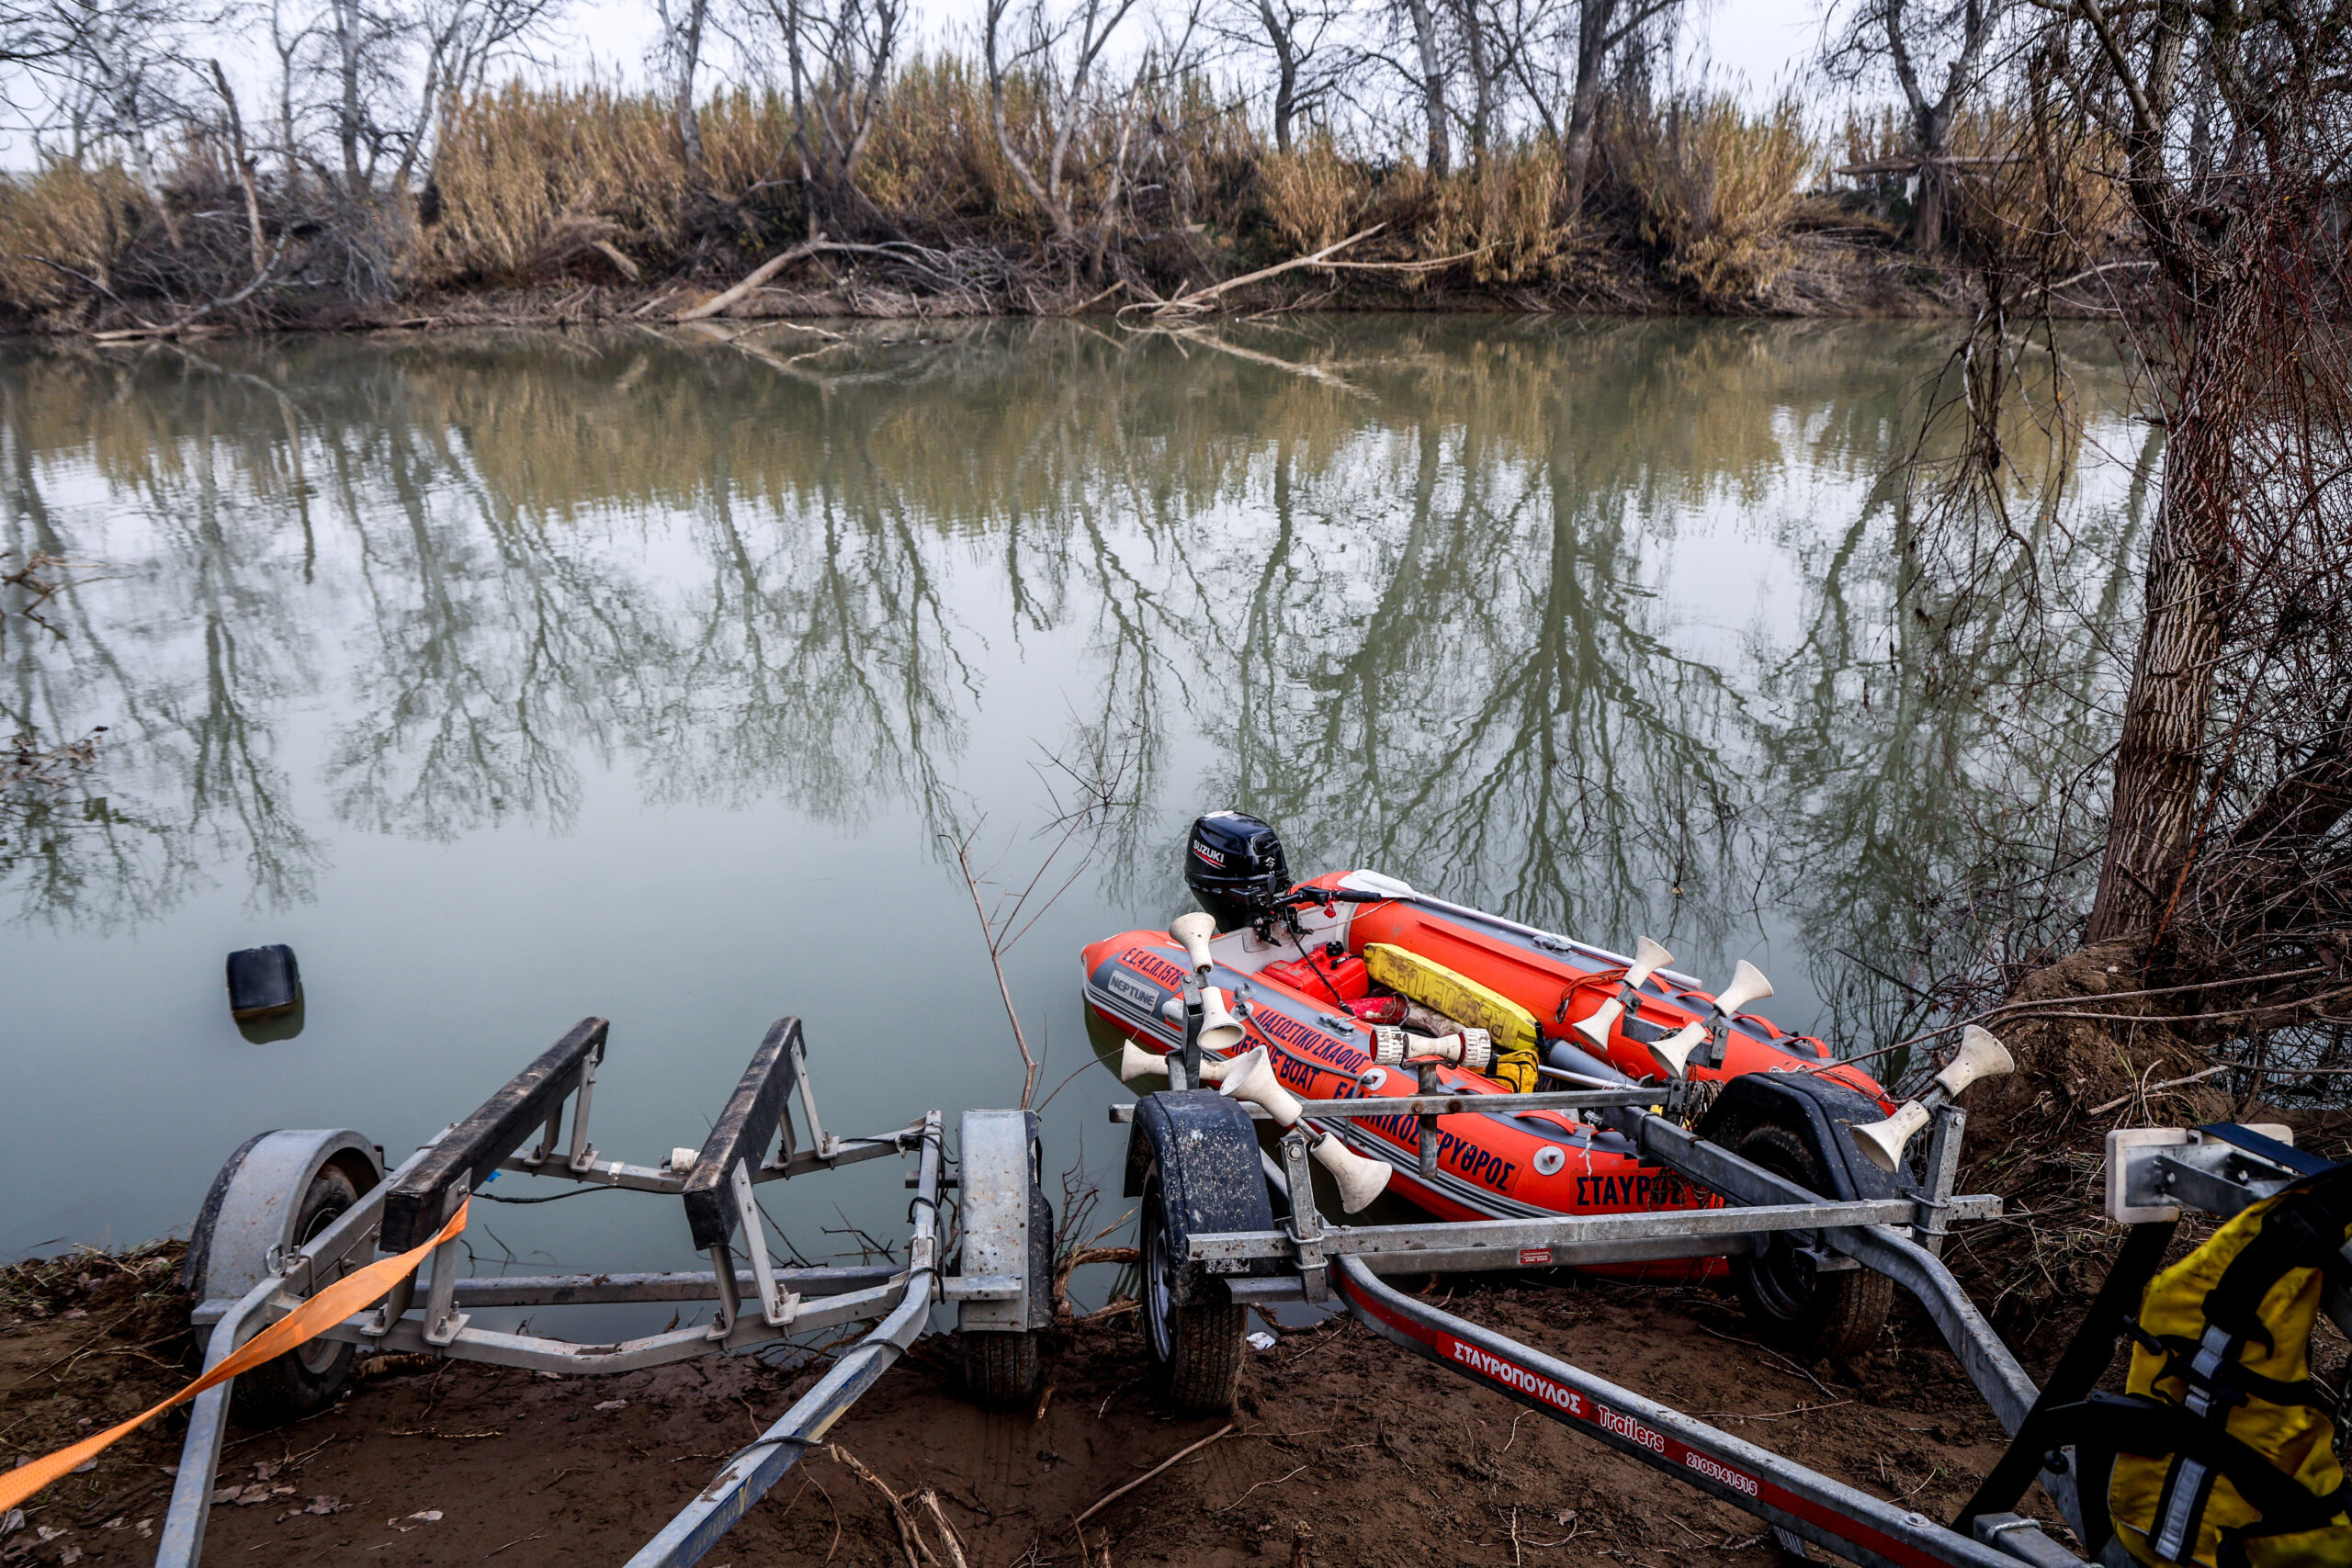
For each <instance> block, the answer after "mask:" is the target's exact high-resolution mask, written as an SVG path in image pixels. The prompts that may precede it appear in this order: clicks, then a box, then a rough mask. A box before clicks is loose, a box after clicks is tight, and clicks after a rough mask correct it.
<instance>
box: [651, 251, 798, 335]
mask: <svg viewBox="0 0 2352 1568" xmlns="http://www.w3.org/2000/svg"><path fill="white" fill-rule="evenodd" d="M828 248H829V243H828V242H827V240H826V239H825V236H824V235H822V234H819V235H817V236H816V237H815V238H813V239H808V240H803V241H801V242H800V243H798V244H797V245H795V246H793V247H792V248H791V249H790V250H788V251H786V252H784V253H783V254H779V255H773V256H770V257H769V258H768V259H767V260H765V261H763V262H762V263H761V264H760V265H758V266H755V267H753V268H752V276H749V277H747V278H745V279H744V280H743V281H742V282H741V283H739V284H737V285H736V286H735V287H734V288H729V289H728V290H726V291H725V292H724V293H721V294H715V295H713V296H711V298H709V299H706V300H704V301H703V302H702V303H701V304H699V305H697V306H695V308H694V309H693V310H683V311H680V312H679V313H678V314H677V315H676V316H674V317H673V318H672V320H673V321H701V320H702V319H703V318H705V317H706V316H716V315H717V314H718V313H719V312H720V311H721V310H726V309H727V308H728V307H729V306H731V305H734V304H736V303H738V302H739V301H741V300H744V299H750V298H751V297H752V295H753V294H756V293H758V292H759V288H760V285H762V284H763V283H765V282H766V281H767V280H768V279H769V278H771V277H774V276H775V275H776V274H777V273H780V272H782V271H783V270H784V269H785V268H786V267H788V266H790V265H792V264H793V263H795V262H798V261H806V260H808V258H809V257H810V256H813V255H815V254H817V253H818V252H820V251H822V250H825V249H828Z"/></svg>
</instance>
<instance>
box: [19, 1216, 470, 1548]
mask: <svg viewBox="0 0 2352 1568" xmlns="http://www.w3.org/2000/svg"><path fill="white" fill-rule="evenodd" d="M471 1207H473V1200H472V1199H471V1198H469V1199H467V1200H466V1201H464V1202H463V1203H460V1204H458V1212H457V1213H454V1214H452V1215H450V1216H449V1223H448V1224H446V1225H443V1226H442V1227H441V1234H440V1235H436V1236H435V1237H434V1238H433V1239H432V1240H431V1241H428V1242H426V1243H425V1244H424V1246H423V1247H413V1248H412V1249H410V1250H409V1251H407V1252H403V1253H401V1255H400V1256H399V1257H397V1258H385V1259H383V1260H382V1261H381V1262H379V1263H370V1264H369V1265H368V1267H367V1268H365V1269H361V1270H359V1272H357V1273H356V1274H346V1275H345V1276H344V1277H343V1278H342V1279H340V1280H336V1281H335V1282H334V1284H332V1285H329V1286H328V1287H327V1288H326V1289H325V1290H323V1291H321V1292H319V1293H318V1294H317V1295H315V1296H312V1297H311V1299H310V1300H308V1301H306V1302H304V1303H302V1304H301V1305H300V1306H298V1307H296V1308H295V1309H294V1310H293V1311H292V1312H289V1313H288V1314H286V1315H285V1316H284V1317H281V1318H279V1319H278V1320H277V1322H276V1323H273V1324H271V1325H269V1326H268V1327H267V1328H265V1329H263V1330H262V1331H261V1332H260V1333H259V1334H256V1335H254V1337H252V1338H251V1339H248V1340H246V1341H245V1342H244V1343H243V1345H240V1346H238V1347H237V1348H236V1349H234V1350H232V1351H231V1352H230V1353H229V1356H228V1358H227V1359H224V1360H223V1361H222V1362H221V1363H220V1365H219V1366H217V1367H215V1368H213V1369H212V1370H211V1371H209V1372H207V1373H205V1374H204V1375H203V1376H202V1377H200V1378H198V1379H197V1380H196V1381H195V1382H192V1383H190V1384H188V1385H187V1387H186V1388H184V1389H182V1390H180V1391H179V1393H175V1394H174V1395H172V1396H171V1398H169V1399H167V1400H165V1401H164V1403H162V1404H158V1405H156V1406H155V1407H154V1408H153V1409H152V1410H146V1411H141V1413H140V1414H139V1415H136V1416H132V1417H131V1418H130V1420H128V1421H125V1422H124V1423H123V1424H122V1425H121V1426H119V1427H107V1429H106V1430H105V1431H103V1432H100V1433H99V1434H97V1436H96V1437H93V1438H83V1439H82V1440H81V1441H80V1442H78V1443H75V1444H74V1446H73V1447H71V1448H64V1449H60V1450H57V1451H56V1452H55V1453H53V1454H49V1455H46V1456H44V1457H42V1458H40V1459H37V1460H35V1461H32V1462H31V1463H30V1464H27V1465H20V1466H18V1467H17V1469H15V1470H12V1471H10V1472H8V1473H7V1474H6V1475H0V1513H6V1512H7V1511H8V1510H9V1509H10V1508H13V1507H15V1506H17V1504H19V1503H21V1502H23V1501H24V1500H25V1499H26V1498H28V1497H29V1496H31V1495H33V1494H34V1493H36V1492H38V1491H40V1489H41V1488H42V1487H44V1486H46V1485H48V1484H49V1483H51V1482H52V1481H55V1480H58V1479H59V1478H61V1477H62V1476H65V1475H69V1474H71V1473H73V1471H74V1467H75V1466H76V1465H79V1464H82V1463H84V1462H85V1461H88V1460H90V1459H93V1458H95V1457H96V1456H97V1455H99V1454H102V1453H104V1452H105V1451H106V1450H108V1449H110V1448H112V1447H113V1446H114V1445H115V1444H116V1443H119V1442H120V1441H121V1440H122V1439H123V1438H127V1437H129V1436H130V1434H131V1433H133V1432H135V1431H137V1430H138V1429H139V1428H140V1427H141V1426H142V1425H144V1424H145V1423H147V1422H149V1421H152V1420H153V1419H154V1418H155V1417H156V1416H161V1415H162V1414H163V1413H164V1411H166V1410H169V1409H170V1408H171V1407H172V1406H173V1405H175V1404H179V1403H180V1402H181V1401H182V1400H187V1399H194V1398H195V1397H196V1396H197V1395H198V1394H199V1393H203V1392H204V1391H205V1390H206V1389H208V1388H211V1387H213V1386H215V1385H216V1384H220V1383H224V1382H228V1381H229V1380H230V1379H231V1378H232V1377H235V1376H236V1375H237V1374H238V1373H239V1372H243V1371H251V1370H252V1369H254V1368H255V1367H258V1366H260V1365H261V1364H262V1363H263V1362H264V1361H268V1360H274V1359H277V1357H279V1356H282V1355H284V1354H285V1353H286V1352H287V1351H288V1350H291V1349H292V1348H294V1347H296V1346H297V1345H303V1344H308V1343H309V1342H310V1341H311V1340H312V1339H315V1338H317V1337H319V1336H320V1335H321V1334H322V1333H324V1332H325V1331H326V1330H328V1329H330V1328H333V1327H334V1325H336V1324H338V1323H341V1322H342V1321H343V1320H344V1319H345V1318H346V1317H349V1316H350V1315H351V1314H353V1313H356V1312H360V1311H363V1310H365V1309H366V1308H367V1307H368V1306H371V1305H373V1304H374V1303H376V1302H377V1301H379V1299H381V1298H382V1297H383V1296H385V1295H387V1294H389V1293H390V1291H391V1289H392V1287H393V1286H394V1285H397V1284H398V1283H400V1281H401V1276H402V1275H404V1274H407V1273H410V1272H411V1271H413V1269H415V1268H416V1266H417V1265H418V1264H420V1263H422V1262H424V1259H425V1257H426V1255H427V1254H429V1253H430V1252H432V1250H433V1249H434V1248H435V1247H438V1246H440V1245H441V1244H442V1243H443V1242H445V1241H447V1240H448V1239H449V1238H450V1237H452V1236H454V1235H458V1232H460V1231H462V1230H464V1229H465V1228H466V1211H467V1210H468V1209H469V1208H471Z"/></svg>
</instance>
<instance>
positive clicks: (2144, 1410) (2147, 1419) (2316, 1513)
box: [2045, 1393, 2347, 1550]
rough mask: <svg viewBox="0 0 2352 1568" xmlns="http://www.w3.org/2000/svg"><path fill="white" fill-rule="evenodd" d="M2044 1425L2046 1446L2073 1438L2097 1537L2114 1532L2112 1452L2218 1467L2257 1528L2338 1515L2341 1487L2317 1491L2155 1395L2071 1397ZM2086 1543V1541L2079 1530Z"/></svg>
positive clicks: (2290, 1526) (2089, 1527) (2087, 1514)
mask: <svg viewBox="0 0 2352 1568" xmlns="http://www.w3.org/2000/svg"><path fill="white" fill-rule="evenodd" d="M2045 1429H2046V1431H2047V1433H2048V1436H2049V1438H2050V1441H2051V1443H2052V1446H2055V1445H2057V1444H2061V1443H2073V1444H2074V1445H2075V1457H2076V1460H2077V1461H2078V1462H2077V1463H2076V1465H2075V1488H2076V1492H2077V1495H2078V1496H2079V1498H2080V1501H2081V1504H2082V1510H2083V1528H2084V1529H2085V1531H2086V1532H2095V1533H2096V1534H2097V1538H2098V1542H2099V1543H2100V1544H2104V1543H2105V1541H2106V1539H2107V1537H2108V1536H2109V1535H2111V1534H2113V1533H2114V1529H2115V1527H2114V1522H2113V1520H2112V1519H2111V1518H2110V1517H2109V1514H2108V1507H2107V1492H2108V1487H2109V1478H2110V1477H2111V1476H2112V1474H2113V1472H2114V1470H2115V1461H2116V1456H2117V1455H2119V1454H2132V1455H2135V1456H2139V1457H2143V1458H2160V1457H2162V1456H2164V1455H2166V1454H2172V1455H2177V1456H2178V1457H2180V1458H2183V1459H2190V1460H2194V1461H2197V1462H2198V1463H2199V1464H2202V1465H2204V1466H2205V1467H2206V1468H2207V1469H2209V1470H2211V1471H2215V1472H2219V1473H2220V1474H2221V1475H2222V1476H2224V1477H2226V1478H2227V1479H2228V1481H2229V1483H2230V1484H2231V1485H2233V1486H2234V1487H2236V1488H2237V1490H2238V1495H2239V1496H2241V1497H2244V1498H2245V1500H2246V1501H2247V1502H2248V1503H2249V1504H2251V1505H2253V1506H2254V1507H2255V1509H2256V1511H2257V1512H2258V1513H2260V1514H2261V1515H2262V1528H2261V1533H2262V1534H2264V1535H2293V1534H2296V1533H2298V1532H2300V1531H2302V1530H2313V1529H2322V1528H2324V1527H2325V1526H2326V1525H2328V1524H2329V1523H2331V1522H2333V1521H2334V1520H2335V1519H2336V1518H2338V1517H2342V1516H2343V1514H2344V1508H2345V1495H2346V1490H2347V1488H2346V1486H2338V1487H2336V1489H2335V1491H2333V1492H2330V1493H2327V1494H2325V1495H2317V1494H2314V1493H2312V1491H2310V1490H2309V1489H2308V1488H2306V1487H2305V1486H2304V1485H2303V1484H2302V1483H2301V1482H2299V1481H2297V1480H2296V1479H2295V1478H2294V1477H2293V1476H2291V1475H2289V1474H2287V1473H2286V1472H2284V1471H2282V1470H2280V1469H2279V1468H2278V1466H2277V1465H2275V1464H2273V1463H2272V1462H2271V1461H2269V1460H2268V1459H2267V1458H2265V1457H2264V1456H2263V1455H2262V1454H2261V1453H2260V1452H2258V1451H2257V1450H2255V1449H2253V1448H2252V1447H2250V1446H2248V1445H2247V1444H2245V1443H2244V1442H2242V1441H2240V1440H2239V1439H2238V1438H2233V1437H2232V1436H2231V1435H2230V1434H2229V1433H2228V1432H2227V1431H2226V1430H2224V1429H2223V1428H2222V1427H2219V1426H2217V1425H2215V1424H2214V1423H2212V1422H2211V1421H2205V1420H2200V1419H2199V1418H2198V1417H2197V1416H2191V1415H2189V1414H2188V1412H2187V1411H2185V1410H2183V1409H2181V1408H2180V1407H2179V1406H2177V1405H2173V1404H2165V1403H2163V1402H2162V1401H2160V1400H2154V1399H2143V1398H2141V1397H2140V1396H2139V1395H2137V1394H2115V1393H2093V1394H2091V1395H2090V1396H2089V1397H2088V1398H2086V1399H2085V1400H2084V1401H2083V1402H2082V1403H2081V1404H2069V1405H2063V1406H2060V1407H2059V1408H2057V1409H2053V1410H2052V1411H2050V1412H2049V1413H2048V1420H2047V1424H2046V1427H2045ZM2199 1511H2200V1512H2201V1511H2202V1509H2201V1502H2200V1506H2199ZM2086 1544H2089V1540H2088V1535H2087V1533H2086ZM2093 1550H2097V1548H2096V1547H2094V1548H2093Z"/></svg>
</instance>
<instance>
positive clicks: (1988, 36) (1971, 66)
mask: <svg viewBox="0 0 2352 1568" xmlns="http://www.w3.org/2000/svg"><path fill="white" fill-rule="evenodd" d="M2010 9H2011V6H2010V0H1941V3H1937V0H1930V3H1929V4H1928V5H1925V6H1916V7H1915V6H1912V5H1911V4H1910V0H1857V4H1856V6H1855V7H1854V9H1853V10H1851V11H1849V13H1847V16H1846V18H1845V21H1844V24H1843V27H1842V29H1841V31H1840V32H1839V35H1838V39H1837V41H1836V42H1835V43H1833V44H1832V45H1831V47H1830V50H1829V52H1828V56H1827V60H1828V64H1829V66H1830V69H1831V71H1832V73H1833V74H1837V75H1842V76H1845V77H1847V78H1848V79H1849V80H1850V79H1854V78H1857V77H1860V76H1861V75H1863V74H1865V73H1872V72H1875V71H1876V70H1878V69H1879V68H1881V67H1882V66H1883V68H1884V69H1886V70H1888V71H1890V72H1891V73H1893V74H1894V80H1895V83H1896V85H1899V86H1900V87H1901V88H1902V89H1903V102H1904V105H1905V108H1906V110H1907V111H1908V113H1909V115H1910V121H1911V150H1910V151H1911V156H1910V159H1909V160H1908V161H1909V162H1911V164H1912V165H1913V168H1914V169H1915V171H1916V175H1917V180H1918V186H1917V196H1916V197H1915V198H1914V200H1913V202H1912V207H1911V242H1912V243H1914V244H1916V245H1917V246H1918V247H1919V248H1920V249H1921V250H1923V251H1937V250H1941V249H1942V248H1943V243H1944V223H1945V218H1946V214H1947V210H1948V209H1949V207H1950V205H1951V177H1952V166H1951V162H1950V159H1951V130H1952V126H1953V124H1954V122H1955V121H1956V120H1957V119H1958V118H1959V117H1960V113H1961V110H1962V107H1965V105H1966V104H1967V103H1968V101H1969V100H1970V99H1971V98H1972V97H1973V96H1975V95H1976V94H1977V92H1978V91H1979V90H1980V89H1981V88H1982V87H1983V86H1984V85H1985V73H1986V69H1987V59H1986V54H1987V51H1988V49H1989V48H1990V46H1991V45H1992V43H1993V42H1994V40H1995V39H1996V36H1997V35H1998V34H1999V32H2000V31H2001V28H2002V26H2003V24H2004V22H2005V21H2006V20H2007V16H2008V13H2009V11H2010ZM1938 56H1940V57H1942V58H1943V61H1944V64H1943V70H1942V73H1941V80H1940V82H1937V81H1936V79H1935V73H1934V67H1933V65H1932V63H1931V62H1932V60H1933V59H1934V58H1935V57H1938ZM1938 89H1939V90H1938ZM1930 92H1934V94H1935V96H1932V97H1930V96H1928V95H1929V93H1930Z"/></svg>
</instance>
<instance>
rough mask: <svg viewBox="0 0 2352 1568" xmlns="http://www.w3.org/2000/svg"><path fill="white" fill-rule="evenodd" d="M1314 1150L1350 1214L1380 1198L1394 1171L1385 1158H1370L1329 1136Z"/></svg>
mask: <svg viewBox="0 0 2352 1568" xmlns="http://www.w3.org/2000/svg"><path fill="white" fill-rule="evenodd" d="M1313 1153H1314V1156H1315V1158H1316V1160H1317V1163H1319V1164H1320V1165H1321V1166H1322V1167H1323V1168H1324V1169H1326V1170H1328V1171H1329V1172H1330V1173H1331V1179H1332V1180H1333V1181H1334V1182H1335V1183H1337V1184H1338V1186H1339V1189H1340V1208H1342V1209H1344V1210H1346V1211H1347V1212H1348V1213H1351V1214H1352V1213H1356V1212H1357V1211H1358V1210H1359V1209H1362V1208H1363V1206H1364V1205H1365V1204H1367V1203H1369V1202H1371V1201H1373V1200H1374V1198H1377V1197H1379V1196H1380V1190H1381V1189H1382V1188H1384V1187H1386V1186H1387V1185H1388V1178H1389V1176H1390V1175H1391V1174H1392V1173H1393V1168H1392V1167H1391V1166H1390V1165H1389V1163H1388V1162H1387V1161H1386V1160H1385V1159H1371V1158H1368V1157H1366V1156H1363V1155H1360V1154H1358V1153H1356V1152H1355V1150H1353V1149H1351V1148H1350V1147H1348V1145H1345V1144H1343V1143H1341V1142H1340V1140H1339V1139H1337V1138H1334V1137H1330V1136H1328V1135H1327V1136H1326V1137H1325V1138H1324V1139H1323V1140H1322V1142H1320V1143H1318V1144H1317V1145H1315V1147H1314V1150H1313Z"/></svg>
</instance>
